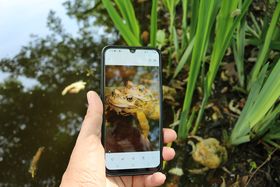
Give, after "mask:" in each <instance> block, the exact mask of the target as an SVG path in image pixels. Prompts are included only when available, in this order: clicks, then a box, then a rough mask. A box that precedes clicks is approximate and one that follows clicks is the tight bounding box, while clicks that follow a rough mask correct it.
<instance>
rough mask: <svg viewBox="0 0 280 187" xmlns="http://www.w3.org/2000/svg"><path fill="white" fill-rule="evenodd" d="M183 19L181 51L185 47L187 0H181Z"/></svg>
mask: <svg viewBox="0 0 280 187" xmlns="http://www.w3.org/2000/svg"><path fill="white" fill-rule="evenodd" d="M182 7H183V18H182V31H183V33H182V43H181V49H182V50H184V49H185V48H186V47H187V40H188V39H187V12H188V0H182Z"/></svg>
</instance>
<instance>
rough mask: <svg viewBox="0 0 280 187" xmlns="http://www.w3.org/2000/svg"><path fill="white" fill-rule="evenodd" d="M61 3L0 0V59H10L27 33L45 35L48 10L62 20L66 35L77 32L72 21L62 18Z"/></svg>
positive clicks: (26, 41) (41, 0)
mask: <svg viewBox="0 0 280 187" xmlns="http://www.w3.org/2000/svg"><path fill="white" fill-rule="evenodd" d="M64 1H65V0H0V58H3V57H12V56H13V55H15V54H17V52H18V51H19V50H20V48H21V47H22V46H23V45H25V44H27V43H28V41H30V34H35V35H38V36H45V35H47V34H48V33H50V31H49V30H48V29H47V16H48V13H49V11H50V10H54V11H55V12H56V15H57V16H58V17H60V18H61V19H62V25H63V26H64V28H65V30H66V31H67V32H69V33H75V32H76V31H77V28H78V26H77V24H76V22H75V20H72V19H70V18H69V17H68V16H67V15H66V10H65V8H64V7H63V6H62V3H63V2H64Z"/></svg>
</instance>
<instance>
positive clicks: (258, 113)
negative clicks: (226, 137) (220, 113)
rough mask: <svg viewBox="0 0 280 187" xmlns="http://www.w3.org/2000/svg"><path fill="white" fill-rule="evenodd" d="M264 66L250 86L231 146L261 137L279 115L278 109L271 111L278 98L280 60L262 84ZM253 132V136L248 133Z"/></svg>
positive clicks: (235, 127)
mask: <svg viewBox="0 0 280 187" xmlns="http://www.w3.org/2000/svg"><path fill="white" fill-rule="evenodd" d="M267 67H268V65H267V64H266V65H265V66H264V68H263V69H262V71H261V72H260V77H259V78H258V79H257V81H255V83H253V84H252V88H251V91H250V94H249V96H248V100H247V102H246V104H245V107H244V109H243V111H242V113H241V115H240V118H239V119H238V121H237V123H236V125H235V126H234V129H233V131H232V134H231V144H233V145H238V144H240V143H244V142H248V141H250V139H246V140H244V137H248V136H250V138H251V139H252V138H253V137H254V136H256V135H261V134H262V133H264V131H265V130H266V129H267V128H269V125H270V124H271V123H269V121H271V120H272V119H273V118H275V116H277V115H278V114H279V113H280V107H279V105H278V107H276V108H274V109H273V105H274V104H275V102H276V101H277V100H278V98H279V97H280V79H279V75H280V60H279V61H278V62H277V63H276V65H275V67H274V68H273V70H272V72H271V73H270V74H269V76H268V78H267V79H266V81H265V82H264V83H263V80H264V74H265V72H266V69H267ZM251 131H253V132H254V133H253V134H250V132H251Z"/></svg>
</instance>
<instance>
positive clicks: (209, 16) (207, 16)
mask: <svg viewBox="0 0 280 187" xmlns="http://www.w3.org/2000/svg"><path fill="white" fill-rule="evenodd" d="M217 2H218V1H213V0H205V1H201V3H200V6H199V17H198V23H197V32H196V35H195V39H194V47H193V52H192V60H191V64H190V71H189V78H188V85H187V89H186V95H185V99H184V104H183V111H182V115H188V113H189V110H190V106H191V102H192V96H193V91H194V88H195V83H196V80H197V77H198V74H199V70H200V67H201V64H202V61H203V57H204V55H205V52H206V49H207V45H208V40H209V36H210V32H211V28H212V25H213V23H214V16H215V14H216V11H217V6H218V3H217ZM187 134H188V132H187V128H186V121H182V120H180V124H179V130H178V135H179V138H182V139H184V138H186V137H187Z"/></svg>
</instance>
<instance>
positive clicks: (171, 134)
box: [163, 128, 177, 143]
mask: <svg viewBox="0 0 280 187" xmlns="http://www.w3.org/2000/svg"><path fill="white" fill-rule="evenodd" d="M176 138H177V133H176V132H175V131H174V130H173V129H168V128H163V141H164V143H170V142H173V141H175V140H176Z"/></svg>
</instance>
